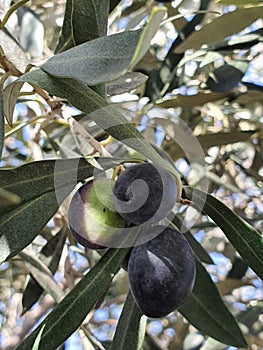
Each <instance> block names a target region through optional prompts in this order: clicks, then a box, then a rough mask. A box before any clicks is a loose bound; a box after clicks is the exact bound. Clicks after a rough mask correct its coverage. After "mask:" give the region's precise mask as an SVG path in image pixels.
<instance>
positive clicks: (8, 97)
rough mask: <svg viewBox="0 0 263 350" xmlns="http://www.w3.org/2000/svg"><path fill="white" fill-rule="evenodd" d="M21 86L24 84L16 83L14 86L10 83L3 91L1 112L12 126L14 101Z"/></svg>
mask: <svg viewBox="0 0 263 350" xmlns="http://www.w3.org/2000/svg"><path fill="white" fill-rule="evenodd" d="M23 85H24V83H19V82H16V83H15V84H14V83H11V84H9V85H7V87H6V88H5V89H4V90H3V101H4V104H3V111H4V116H5V118H6V120H7V122H8V123H9V125H12V121H13V113H14V109H15V105H16V101H17V98H18V96H19V93H20V90H21V88H22V86H23Z"/></svg>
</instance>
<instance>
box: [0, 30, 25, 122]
mask: <svg viewBox="0 0 263 350" xmlns="http://www.w3.org/2000/svg"><path fill="white" fill-rule="evenodd" d="M0 32H1V31H0ZM23 85H24V83H19V82H16V83H15V84H14V83H13V84H9V85H8V86H7V87H6V88H5V89H4V90H3V101H4V104H3V111H4V116H5V118H6V120H7V122H8V123H9V124H10V125H12V121H13V113H14V109H15V105H16V102H17V98H18V96H19V93H20V90H21V88H22V86H23Z"/></svg>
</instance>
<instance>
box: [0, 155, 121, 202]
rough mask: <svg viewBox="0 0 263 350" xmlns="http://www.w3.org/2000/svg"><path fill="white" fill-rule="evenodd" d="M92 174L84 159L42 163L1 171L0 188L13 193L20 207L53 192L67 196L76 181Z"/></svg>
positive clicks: (108, 163)
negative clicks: (59, 191) (17, 198)
mask: <svg viewBox="0 0 263 350" xmlns="http://www.w3.org/2000/svg"><path fill="white" fill-rule="evenodd" d="M97 161H98V164H100V166H101V167H102V169H105V170H106V169H110V168H113V167H115V166H117V165H118V164H119V162H118V160H117V159H116V158H112V159H110V158H98V159H97ZM93 172H94V166H93V165H92V164H90V163H88V161H87V160H86V159H84V158H75V159H56V160H54V159H52V160H43V161H37V162H32V163H27V164H25V165H22V166H20V167H17V168H14V169H10V170H0V187H1V188H3V189H4V190H5V191H12V192H13V193H14V194H15V195H16V196H18V197H19V198H20V204H23V203H26V202H28V201H31V200H34V199H36V198H37V197H39V196H41V195H43V194H47V193H49V192H52V191H55V190H59V189H61V191H62V192H63V190H62V189H63V188H65V189H66V191H65V196H67V194H69V193H70V192H71V191H72V190H73V189H74V187H75V186H76V185H77V183H78V181H81V180H83V179H85V178H87V177H90V176H93ZM0 208H1V207H0Z"/></svg>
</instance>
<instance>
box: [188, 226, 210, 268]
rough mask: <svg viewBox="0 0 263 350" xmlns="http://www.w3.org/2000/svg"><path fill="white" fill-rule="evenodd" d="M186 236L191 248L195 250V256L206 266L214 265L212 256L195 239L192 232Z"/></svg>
mask: <svg viewBox="0 0 263 350" xmlns="http://www.w3.org/2000/svg"><path fill="white" fill-rule="evenodd" d="M184 236H185V238H186V239H187V241H188V243H189V244H190V246H191V248H192V249H193V251H194V253H195V255H196V256H197V257H198V259H199V260H200V261H202V262H203V263H205V264H214V262H213V260H212V259H211V257H210V255H209V254H208V253H207V251H206V250H205V249H204V248H203V246H202V245H201V244H200V243H199V242H198V241H197V240H196V239H195V238H194V236H193V235H192V234H191V232H189V231H187V232H185V233H184Z"/></svg>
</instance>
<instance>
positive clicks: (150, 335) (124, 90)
mask: <svg viewBox="0 0 263 350" xmlns="http://www.w3.org/2000/svg"><path fill="white" fill-rule="evenodd" d="M158 4H159V3H156V2H154V1H151V0H147V1H146V0H127V1H124V0H123V1H117V0H115V1H114V0H112V1H111V2H110V13H109V22H108V33H109V34H113V33H116V32H119V31H122V30H124V29H126V28H134V27H136V25H138V24H139V23H140V21H141V20H143V18H144V17H145V16H146V15H147V14H148V12H149V9H151V8H152V7H153V6H154V5H158ZM10 5H11V4H10V1H8V0H6V1H4V0H2V1H1V3H0V11H1V18H2V19H3V18H4V14H5V13H6V12H7V11H8V9H9V7H10ZM165 6H166V7H167V17H166V20H165V21H164V22H163V23H162V25H161V26H160V28H159V30H158V32H157V34H156V35H155V37H154V39H153V40H152V42H151V47H150V49H149V51H148V52H147V54H146V55H145V56H144V58H143V59H142V60H141V61H140V62H139V63H137V65H136V66H135V67H134V72H133V73H128V75H126V76H124V77H122V78H120V79H119V80H118V81H114V82H112V83H108V84H106V91H107V94H108V99H109V101H111V102H112V103H113V104H115V105H116V106H118V107H119V108H121V110H122V111H123V112H124V113H125V115H126V116H127V118H128V119H129V120H130V121H131V122H133V123H134V125H136V126H137V128H138V129H139V130H140V131H141V133H142V134H143V135H144V136H145V137H146V139H147V140H149V141H151V142H152V144H155V145H157V146H158V147H159V148H158V150H159V152H160V153H161V155H163V154H165V155H166V156H167V155H168V156H169V159H170V161H172V162H173V164H174V165H175V167H176V169H177V170H178V172H179V173H180V174H181V177H182V181H183V183H184V184H185V185H190V186H197V187H198V186H201V184H202V181H203V177H204V176H207V181H208V192H209V193H212V194H213V195H214V196H216V197H217V198H218V199H220V200H222V201H223V202H224V203H225V204H227V206H229V207H230V208H231V209H232V210H233V211H234V212H235V213H237V214H238V215H239V216H240V217H242V218H243V219H244V220H245V221H247V222H249V223H250V224H251V225H252V226H253V227H254V228H256V229H257V230H258V231H259V232H260V233H262V231H263V204H262V203H263V193H262V183H263V162H262V161H263V149H262V148H263V128H262V123H263V107H262V106H263V105H262V102H263V94H262V91H263V75H262V71H263V43H262V37H263V36H262V35H263V20H262V17H263V7H262V1H253V0H250V1H245V0H242V1H238V0H222V1H220V0H215V1H208V0H204V1H198V0H181V1H180V0H178V1H177V0H175V1H173V2H172V3H169V2H166V3H165ZM64 11H65V1H64V0H56V1H43V0H33V1H32V2H30V3H26V2H25V4H24V5H23V6H22V7H20V8H19V9H18V10H17V11H15V12H14V13H13V14H12V16H11V17H10V18H9V19H8V21H7V24H6V26H5V29H2V30H1V31H0V44H1V47H2V48H3V50H4V52H5V54H6V56H7V57H8V60H9V61H10V62H11V63H12V66H13V67H15V68H16V70H17V71H18V74H14V75H15V76H19V72H24V70H25V68H26V66H27V65H28V64H29V63H31V64H39V63H41V62H43V61H44V60H45V59H47V58H49V57H50V56H51V55H52V54H53V52H54V51H55V49H56V46H57V42H58V39H59V33H60V31H61V27H62V24H63V16H64ZM14 39H15V40H14ZM18 42H19V45H18V44H17V43H18ZM0 63H1V66H2V67H3V60H2V59H1V62H0ZM17 71H15V73H17ZM0 73H1V75H2V78H3V79H4V74H5V71H4V70H3V69H1V71H0ZM8 79H11V78H8ZM72 114H73V115H74V118H75V119H76V120H80V119H81V118H82V117H83V114H81V113H80V112H79V111H78V110H76V109H74V110H72ZM180 120H181V121H183V122H184V123H185V124H186V125H187V126H188V127H189V128H190V129H191V131H192V134H193V135H194V136H195V137H196V138H197V140H198V141H199V143H200V145H201V147H202V149H203V152H204V160H205V164H206V166H207V170H208V172H207V173H205V174H204V172H203V171H202V168H201V167H200V165H199V164H198V163H195V162H193V161H191V162H189V159H187V157H186V156H185V153H184V151H185V150H184V149H182V148H181V147H180V145H178V144H177V143H176V142H174V135H175V128H176V125H177V124H178V121H180ZM0 123H1V125H0V132H1V133H0V139H1V138H2V139H3V134H4V144H3V143H2V142H1V144H0V151H1V148H3V153H2V160H1V162H0V166H1V168H3V169H5V168H10V167H17V166H19V165H23V164H25V163H28V162H32V161H37V160H42V159H52V158H57V157H61V158H68V157H72V156H75V155H77V156H78V155H79V153H78V150H77V147H76V140H75V139H74V137H72V134H71V133H69V126H68V125H67V124H66V123H65V121H64V120H62V118H59V117H54V115H53V114H52V113H50V111H49V107H48V106H47V105H46V103H45V101H44V100H43V99H42V98H41V97H40V96H39V95H37V94H32V95H29V94H28V93H27V92H24V93H23V91H22V93H21V94H20V96H19V99H18V101H17V104H16V108H15V112H14V120H13V124H12V126H10V125H9V124H7V123H5V124H4V125H2V124H3V122H0ZM85 127H86V128H87V130H88V131H89V133H90V134H91V135H93V136H94V137H95V138H96V139H97V140H99V141H102V140H105V139H107V137H108V135H107V134H105V132H104V131H103V130H101V129H100V128H99V127H98V126H96V125H95V124H94V123H93V122H91V121H90V120H89V119H88V118H87V119H85ZM1 145H2V146H1ZM86 146H87V147H88V145H86ZM106 149H107V150H108V151H109V152H110V153H111V154H112V155H114V156H120V157H126V156H127V155H129V154H133V155H134V153H133V151H132V150H130V149H127V147H126V146H124V145H123V144H122V143H120V142H116V141H113V142H111V143H110V144H109V145H107V146H106ZM62 150H63V151H62ZM89 151H90V150H89V149H87V154H88V153H89ZM164 151H165V153H163V152H164ZM63 152H64V154H63ZM188 152H190V154H191V157H192V159H194V157H195V150H194V149H192V150H188ZM0 200H1V207H5V206H8V205H12V204H14V205H15V204H16V203H18V202H19V198H18V197H17V196H16V195H15V194H11V193H8V192H6V191H4V190H1V191H0ZM18 229H19V228H18ZM191 234H192V235H194V237H195V238H196V240H197V241H198V242H200V243H201V245H202V247H203V248H204V249H205V250H206V251H207V253H208V254H209V257H208V258H207V259H208V261H207V264H206V268H207V271H208V272H209V273H210V275H211V277H212V279H213V281H214V282H215V283H216V286H217V287H218V290H219V292H220V295H221V296H222V298H223V300H224V302H225V303H226V305H227V306H228V308H229V309H230V310H231V312H232V313H233V314H234V315H235V316H236V317H237V319H238V321H239V322H240V326H241V329H242V330H243V332H244V335H245V337H246V340H247V342H248V344H249V347H250V349H251V350H259V349H263V326H262V325H263V312H262V307H263V302H262V300H263V284H262V280H260V279H259V278H258V277H257V276H256V275H255V273H254V272H253V271H252V270H251V269H250V268H248V266H247V265H246V263H244V261H243V260H242V259H241V258H240V257H239V255H238V254H237V252H236V250H235V249H234V248H233V246H232V245H231V244H230V243H229V241H228V240H227V239H226V237H225V235H224V234H223V233H222V231H221V230H220V229H219V228H218V227H217V226H216V225H215V224H214V223H213V222H212V221H211V220H209V219H208V218H207V217H206V216H200V217H199V219H198V221H197V222H196V223H195V225H194V226H193V227H192V228H191ZM66 237H69V238H70V237H71V236H70V233H69V232H68V228H67V225H66V224H65V218H64V217H63V211H58V212H57V213H56V215H55V216H54V217H53V218H52V220H51V221H49V223H48V224H47V225H46V227H45V228H44V229H43V230H42V232H41V235H39V236H38V237H37V238H36V239H35V240H34V241H33V243H32V244H31V246H30V248H29V250H27V251H26V252H25V253H24V254H22V255H18V256H15V257H14V258H13V259H11V260H10V261H9V262H5V263H4V264H2V265H1V267H0V288H1V289H0V300H1V301H0V325H1V335H0V348H1V349H5V350H11V349H13V348H15V346H16V345H18V344H19V343H20V342H21V341H22V339H23V338H24V337H25V336H26V334H27V333H28V332H29V331H30V330H31V329H32V328H34V326H35V324H38V323H39V321H40V320H42V319H43V317H44V316H45V315H46V313H47V312H48V311H49V310H50V309H51V308H53V307H54V305H55V300H54V298H53V297H52V296H51V295H50V294H49V293H48V292H47V291H46V292H45V293H44V294H42V288H41V287H40V286H39V284H38V283H37V282H36V280H35V279H34V278H30V279H29V272H31V276H32V264H31V263H30V256H31V257H32V256H35V257H36V256H38V258H37V260H38V261H39V262H40V263H41V264H43V265H44V267H45V266H46V267H48V268H49V270H50V271H51V273H52V275H54V279H55V281H56V283H57V284H58V285H59V286H60V289H61V291H63V293H65V292H67V291H68V290H70V289H72V287H73V286H74V285H75V284H76V282H77V281H78V280H79V279H80V278H81V277H82V276H83V275H84V274H85V273H86V272H87V271H88V270H89V269H90V267H91V266H93V265H94V263H95V262H96V261H97V260H98V259H99V256H98V254H97V253H96V252H91V251H88V250H87V251H85V250H83V248H82V247H81V246H76V245H75V244H74V242H73V241H72V240H70V239H68V238H67V239H66ZM54 251H55V254H54ZM209 259H210V260H209ZM41 266H42V265H41ZM262 268H263V267H262ZM35 273H37V272H35ZM39 278H42V277H41V276H40V277H39ZM43 283H44V284H45V283H46V282H45V281H43ZM47 283H48V282H47ZM127 291H128V282H127V275H126V273H125V272H124V271H123V270H121V271H120V272H119V273H118V275H117V277H116V278H115V279H114V281H113V284H112V285H111V287H110V289H109V291H108V293H107V296H106V298H105V300H104V301H103V300H99V301H98V303H97V306H96V308H95V309H94V310H93V311H92V312H90V313H89V314H88V316H87V319H86V320H85V322H84V326H83V328H81V329H80V330H79V331H78V332H77V333H75V334H74V335H73V336H72V337H71V338H70V339H69V340H68V341H67V342H66V343H65V344H64V345H62V346H61V347H60V349H103V348H107V347H108V344H109V343H110V340H111V339H112V337H113V334H114V332H115V329H116V324H117V320H118V318H119V315H120V312H121V308H122V306H123V303H124V300H125V297H126V293H127ZM40 295H42V296H41V298H40V299H39V297H40ZM58 298H59V296H58ZM55 299H56V298H55ZM232 348H233V347H232ZM232 348H231V349H232ZM144 349H145V350H148V349H149V350H158V349H159V350H160V349H169V350H177V349H178V350H179V349H180V350H197V349H203V350H208V349H230V347H229V346H227V345H224V344H222V343H219V342H218V341H215V340H213V339H212V338H207V337H206V336H205V335H204V334H202V333H200V332H199V331H198V330H196V329H195V328H194V327H193V326H191V325H190V324H189V323H188V322H187V321H186V320H185V319H184V318H183V317H182V315H181V314H179V313H178V312H174V313H172V314H170V315H169V316H167V317H165V318H163V319H160V320H148V324H147V335H146V338H145V344H144Z"/></svg>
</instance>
